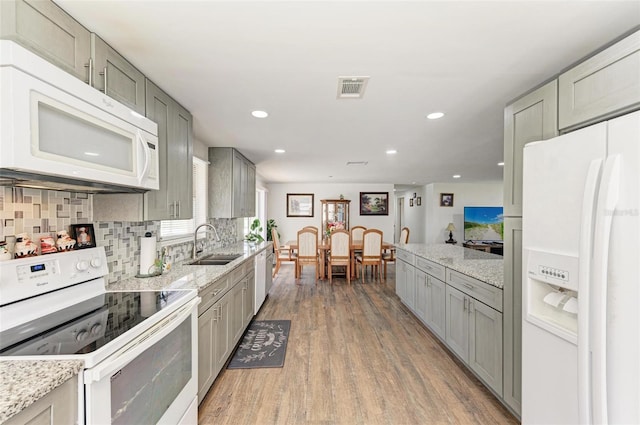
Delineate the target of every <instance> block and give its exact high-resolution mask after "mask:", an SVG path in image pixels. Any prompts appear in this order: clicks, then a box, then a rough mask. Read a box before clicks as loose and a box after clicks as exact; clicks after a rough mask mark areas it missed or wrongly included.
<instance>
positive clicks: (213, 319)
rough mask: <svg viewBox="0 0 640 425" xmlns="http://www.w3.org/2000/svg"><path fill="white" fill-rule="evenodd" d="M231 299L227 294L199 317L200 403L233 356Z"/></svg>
mask: <svg viewBox="0 0 640 425" xmlns="http://www.w3.org/2000/svg"><path fill="white" fill-rule="evenodd" d="M229 298H230V297H229V294H228V293H227V294H226V295H224V296H223V297H222V298H221V299H220V300H219V301H218V302H216V303H215V304H214V305H213V306H211V307H209V308H208V309H207V310H206V311H205V312H204V313H203V314H202V315H200V316H199V317H198V402H202V400H204V397H205V395H206V394H207V391H209V388H211V385H212V384H213V381H215V379H216V377H217V376H218V373H220V370H222V367H223V366H224V364H225V362H226V361H227V358H228V357H229V355H230V354H231V347H232V345H231V338H230V335H229Z"/></svg>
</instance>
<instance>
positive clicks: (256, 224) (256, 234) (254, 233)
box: [244, 218, 264, 244]
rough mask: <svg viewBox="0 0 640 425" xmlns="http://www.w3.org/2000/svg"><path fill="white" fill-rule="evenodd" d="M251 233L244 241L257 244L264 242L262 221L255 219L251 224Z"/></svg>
mask: <svg viewBox="0 0 640 425" xmlns="http://www.w3.org/2000/svg"><path fill="white" fill-rule="evenodd" d="M249 230H250V231H249V233H247V234H246V235H245V236H244V240H246V241H247V242H249V243H253V244H257V243H260V242H264V238H263V237H262V224H260V219H257V218H256V219H255V220H253V221H252V222H251V226H249Z"/></svg>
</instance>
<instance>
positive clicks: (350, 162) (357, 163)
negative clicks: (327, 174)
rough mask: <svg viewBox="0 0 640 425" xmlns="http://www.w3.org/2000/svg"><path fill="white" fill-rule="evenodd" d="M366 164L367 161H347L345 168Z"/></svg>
mask: <svg viewBox="0 0 640 425" xmlns="http://www.w3.org/2000/svg"><path fill="white" fill-rule="evenodd" d="M368 163H369V162H368V161H349V162H347V167H349V166H351V165H367V164H368Z"/></svg>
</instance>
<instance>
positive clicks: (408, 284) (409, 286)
mask: <svg viewBox="0 0 640 425" xmlns="http://www.w3.org/2000/svg"><path fill="white" fill-rule="evenodd" d="M405 274H406V278H405V287H404V302H405V304H406V305H407V307H409V308H410V309H411V310H415V308H416V268H415V267H413V266H412V265H407V268H406V269H405Z"/></svg>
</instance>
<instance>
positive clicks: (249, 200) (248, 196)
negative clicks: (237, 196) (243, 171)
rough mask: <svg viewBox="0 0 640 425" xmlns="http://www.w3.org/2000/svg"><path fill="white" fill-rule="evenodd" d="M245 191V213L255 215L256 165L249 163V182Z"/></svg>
mask: <svg viewBox="0 0 640 425" xmlns="http://www.w3.org/2000/svg"><path fill="white" fill-rule="evenodd" d="M246 187H247V188H246V193H245V215H246V216H247V217H254V216H255V215H256V167H255V166H254V165H252V164H247V182H246Z"/></svg>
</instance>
